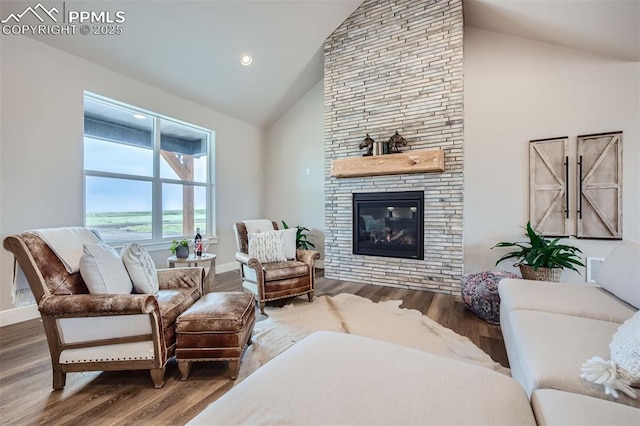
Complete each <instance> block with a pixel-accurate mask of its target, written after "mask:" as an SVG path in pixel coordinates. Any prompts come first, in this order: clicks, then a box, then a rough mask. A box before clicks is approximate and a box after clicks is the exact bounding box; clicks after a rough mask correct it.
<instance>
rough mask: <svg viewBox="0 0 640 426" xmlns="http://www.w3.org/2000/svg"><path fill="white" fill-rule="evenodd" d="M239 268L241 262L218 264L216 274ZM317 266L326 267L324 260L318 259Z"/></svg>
mask: <svg viewBox="0 0 640 426" xmlns="http://www.w3.org/2000/svg"><path fill="white" fill-rule="evenodd" d="M239 268H240V264H239V263H238V262H231V263H222V264H220V265H216V274H222V273H224V272H231V271H237V270H238V269H239ZM316 268H320V269H324V260H316Z"/></svg>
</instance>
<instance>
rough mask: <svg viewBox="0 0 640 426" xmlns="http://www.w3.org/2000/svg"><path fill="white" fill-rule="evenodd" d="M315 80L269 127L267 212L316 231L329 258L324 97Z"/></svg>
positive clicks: (319, 245)
mask: <svg viewBox="0 0 640 426" xmlns="http://www.w3.org/2000/svg"><path fill="white" fill-rule="evenodd" d="M323 96H324V93H323V82H322V80H321V81H320V82H319V83H318V84H316V85H315V86H314V87H313V88H312V89H311V90H310V91H309V92H307V94H306V95H305V96H304V97H303V98H302V99H300V100H299V101H298V102H297V103H296V104H295V105H294V106H292V107H291V108H290V109H289V111H287V112H286V113H285V114H284V115H283V116H282V117H280V119H278V121H277V122H275V123H274V124H273V125H272V126H271V127H270V128H269V129H268V130H267V144H266V152H265V159H266V164H267V166H266V169H265V185H264V195H265V198H264V200H265V217H267V218H269V219H272V220H277V221H281V220H284V221H285V222H287V224H288V225H289V226H296V225H302V226H306V227H307V228H309V229H310V230H311V234H312V235H313V236H314V237H311V238H309V240H310V241H311V242H313V243H314V244H316V248H317V249H318V250H319V251H320V253H321V255H322V258H323V259H324V100H323Z"/></svg>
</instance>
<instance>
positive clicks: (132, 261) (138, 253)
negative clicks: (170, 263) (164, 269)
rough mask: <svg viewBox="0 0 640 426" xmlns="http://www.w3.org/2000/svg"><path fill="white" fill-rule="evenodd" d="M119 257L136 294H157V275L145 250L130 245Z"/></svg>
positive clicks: (135, 244) (133, 244)
mask: <svg viewBox="0 0 640 426" xmlns="http://www.w3.org/2000/svg"><path fill="white" fill-rule="evenodd" d="M120 256H121V257H122V262H124V266H125V267H126V268H127V272H128V273H129V276H130V277H131V281H132V282H133V288H134V289H135V291H136V293H140V294H158V290H159V284H158V273H157V271H156V265H155V264H154V263H153V259H152V258H151V255H149V253H148V252H147V250H145V248H144V247H142V246H141V245H140V244H138V243H131V244H129V245H128V246H125V247H124V248H123V249H122V252H121V253H120Z"/></svg>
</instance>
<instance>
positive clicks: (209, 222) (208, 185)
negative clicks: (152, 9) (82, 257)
mask: <svg viewBox="0 0 640 426" xmlns="http://www.w3.org/2000/svg"><path fill="white" fill-rule="evenodd" d="M86 99H90V100H92V101H94V102H100V103H103V104H105V105H108V106H113V107H117V108H126V109H127V110H129V111H131V112H133V113H139V114H143V115H146V116H147V117H149V118H151V120H152V132H153V172H152V175H151V176H144V175H132V174H128V173H117V172H106V171H98V170H90V169H86V168H85V164H84V144H85V138H86V137H90V138H92V139H98V140H104V141H107V142H113V141H111V140H109V139H105V138H99V137H95V136H91V135H89V136H88V135H86V134H85V129H84V114H85V107H84V103H85V100H86ZM82 114H83V128H82V144H83V150H82V152H83V162H82V170H83V179H82V183H83V190H82V198H83V201H82V209H83V215H82V216H83V224H84V226H87V178H88V177H99V178H112V179H126V180H135V181H141V182H150V183H151V239H145V240H140V241H136V242H139V243H140V244H142V245H144V246H145V247H148V248H151V249H155V248H158V249H159V248H166V244H167V242H171V241H172V240H175V239H183V238H184V239H187V240H188V239H191V238H193V236H194V235H195V230H194V235H182V236H171V237H163V236H162V231H163V229H162V216H163V207H162V201H163V200H162V185H163V184H166V183H168V184H177V185H183V186H193V187H195V188H197V187H201V188H205V193H206V201H205V203H206V221H205V223H206V228H207V232H206V234H203V235H202V236H203V238H207V239H209V241H210V243H211V244H216V243H217V236H216V232H215V230H216V226H215V225H216V217H215V156H214V153H215V149H214V147H215V131H214V130H211V129H207V128H204V127H201V126H197V125H195V124H191V123H187V122H185V121H182V120H178V119H175V118H172V117H168V116H165V115H162V114H159V113H156V112H153V111H149V110H146V109H143V108H139V107H136V106H133V105H129V104H126V103H124V102H120V101H117V100H115V99H111V98H107V97H104V96H101V95H98V94H95V93H92V92H88V91H85V92H84V95H83V107H82ZM161 122H165V123H166V122H168V123H171V124H173V125H178V126H185V127H187V128H189V129H193V130H196V131H199V132H202V133H203V134H205V135H206V152H207V159H208V160H207V171H206V182H197V181H195V180H193V181H184V180H180V179H174V178H162V177H160V167H161V161H162V159H161V155H160V151H161V149H160V141H161V126H160V123H161ZM130 242H132V241H113V242H111V243H110V244H111V245H112V246H114V247H121V246H124V245H125V244H127V243H130Z"/></svg>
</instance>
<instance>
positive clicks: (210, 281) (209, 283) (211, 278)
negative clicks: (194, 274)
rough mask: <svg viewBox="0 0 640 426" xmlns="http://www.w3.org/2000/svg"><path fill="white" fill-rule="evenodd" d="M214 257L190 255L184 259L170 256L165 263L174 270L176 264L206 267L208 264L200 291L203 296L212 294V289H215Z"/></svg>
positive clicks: (209, 255) (210, 255)
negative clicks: (207, 270)
mask: <svg viewBox="0 0 640 426" xmlns="http://www.w3.org/2000/svg"><path fill="white" fill-rule="evenodd" d="M216 257H217V256H216V255H215V254H203V255H202V256H196V255H194V254H190V255H189V257H187V258H186V259H184V258H180V257H176V256H170V257H168V258H167V263H168V264H169V268H175V267H176V264H177V265H180V266H185V265H186V266H192V265H193V266H198V264H199V263H200V264H202V265H201V266H206V264H207V263H208V264H209V272H207V275H206V276H205V277H204V283H203V284H204V288H203V289H202V292H203V294H206V293H211V292H213V289H214V288H215V287H216Z"/></svg>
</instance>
